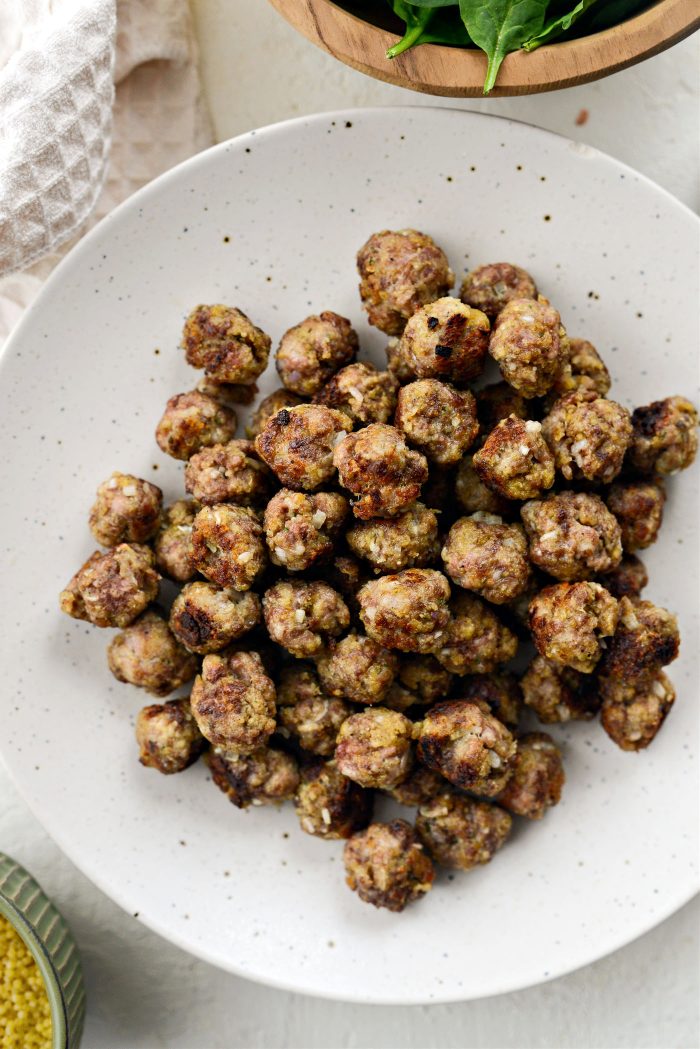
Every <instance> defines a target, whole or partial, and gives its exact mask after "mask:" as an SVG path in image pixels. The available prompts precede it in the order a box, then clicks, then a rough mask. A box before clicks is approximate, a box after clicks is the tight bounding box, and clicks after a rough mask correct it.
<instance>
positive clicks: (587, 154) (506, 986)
mask: <svg viewBox="0 0 700 1049" xmlns="http://www.w3.org/2000/svg"><path fill="white" fill-rule="evenodd" d="M397 113H400V114H407V115H415V114H416V113H421V114H422V113H426V114H430V113H439V114H440V115H441V116H442V115H444V114H454V116H450V117H449V118H448V119H455V120H456V119H462V118H463V117H464V115H465V114H468V116H469V117H470V118H474V119H478V120H485V121H486V122H489V123H492V124H493V123H494V122H498V123H501V124H503V125H504V126H505V125H511V124H515V125H519V126H521V127H525V128H527V129H528V131H529V132H534V134H535V136H544V137H545V138H551V139H552V140H555V141H556V142H557V143H558V145H559V146H565V147H567V148H569V149H571V151H572V152H574V153H578V154H579V155H581V156H582V157H584V158H586V159H595V160H598V161H603V162H604V163H606V164H609V165H611V166H612V167H614V168H615V170H616V171H618V172H619V171H623V172H625V173H629V174H631V175H633V176H634V178H635V179H637V180H638V181H640V182H642V183H644V184H645V185H647V186H648V187H650V188H651V189H652V190H653V191H655V192H656V193H658V194H660V195H661V196H662V197H663V198H664V199H665V200H666V201H667V203H668V204H669V205H670V206H672V207H675V208H680V209H681V212H682V213H683V214H684V215H685V217H686V219H690V220H692V221H693V223H694V225H695V226H696V228H698V229H700V216H698V215H697V214H696V213H695V212H694V211H693V210H692V209H691V208H690V207H688V206H687V205H686V204H684V203H683V202H682V201H680V200H678V198H677V197H675V196H674V195H673V194H672V193H670V192H669V191H668V190H667V189H665V188H664V187H663V186H660V185H659V184H658V183H657V182H655V181H654V180H653V179H651V178H649V176H647V175H645V174H644V173H643V172H640V171H637V170H636V169H635V168H633V167H631V166H630V165H628V164H626V163H625V162H624V161H620V160H617V159H616V158H615V157H613V156H611V155H610V154H609V153H606V152H604V151H603V150H600V149H598V148H597V147H595V146H589V145H588V144H586V143H581V142H577V141H576V140H575V139H571V138H570V137H569V136H567V135H562V134H559V133H558V132H555V131H550V130H549V129H546V128H541V127H539V126H538V125H536V124H531V123H529V122H528V121H524V120H514V119H512V118H511V117H505V116H500V115H496V114H491V113H484V112H475V111H473V110H470V109H466V108H462V107H457V106H439V105H430V106H423V105H416V104H414V105H397V106H369V107H362V106H356V107H350V108H345V109H338V110H328V111H322V112H316V113H311V114H306V115H302V116H298V117H293V118H291V119H288V120H282V121H275V122H274V123H272V124H266V125H262V126H260V127H258V128H253V129H251V130H250V131H245V132H243V133H241V134H239V135H236V136H234V137H232V138H229V139H226V140H224V141H222V142H219V143H216V144H215V145H213V146H210V147H208V148H207V149H205V150H202V151H200V152H199V153H196V154H194V156H192V157H188V158H187V159H185V160H183V161H181V162H180V163H179V164H176V165H175V166H174V167H172V168H169V169H168V170H167V171H165V172H163V173H162V174H161V175H159V176H157V177H156V178H155V179H152V180H151V181H150V182H148V183H147V184H146V185H145V186H142V187H141V188H140V189H138V190H137V191H136V192H135V193H133V194H132V195H131V196H129V197H127V199H126V200H124V201H122V202H121V203H120V204H118V205H117V206H116V207H115V208H114V209H113V210H112V211H110V212H109V213H108V214H107V215H106V216H105V217H104V218H102V219H101V220H100V221H99V222H97V223H96V224H95V225H94V226H93V227H92V228H91V229H90V230H89V231H88V232H87V233H86V234H85V235H84V236H83V237H81V238H80V240H78V241H77V243H76V244H74V245H73V246H72V248H71V249H70V250H69V251H68V252H67V253H66V255H65V256H64V257H63V258H62V259H61V260H60V262H59V263H58V264H57V265H56V267H55V268H54V270H53V271H52V272H51V274H50V275H49V277H48V278H47V280H46V281H45V282H44V284H43V285H42V287H41V289H40V291H39V293H38V295H37V296H36V298H35V299H34V300H33V302H32V303H31V304H30V306H29V307H28V308H27V309H26V310H25V312H24V314H23V315H22V317H21V318H20V320H19V322H18V323H17V324H16V325H15V327H14V329H13V330H12V332H11V333H10V335H9V337H8V338H7V340H6V342H5V344H4V346H3V347H2V350H1V351H0V390H1V388H2V378H3V372H4V369H5V367H6V366H7V361H8V360H9V359H10V357H11V356H12V351H13V350H14V345H15V342H17V341H21V338H22V336H23V332H24V328H25V326H26V325H27V324H28V323H30V322H31V320H32V316H33V313H34V312H36V311H37V310H38V309H40V308H41V303H42V301H43V298H44V296H45V295H47V294H48V293H49V292H50V291H52V289H53V287H54V284H55V283H59V282H60V281H61V279H62V277H63V273H64V272H65V271H67V270H70V268H71V267H72V266H74V265H76V264H79V263H80V259H81V257H82V255H83V254H84V253H86V252H89V251H90V248H91V245H92V242H93V240H95V239H97V237H98V236H101V235H102V234H104V232H105V230H106V229H108V227H109V225H110V224H111V223H112V222H114V221H119V219H120V218H121V215H122V213H123V212H129V211H130V210H132V209H134V208H135V209H138V208H139V207H140V206H141V205H142V204H143V202H144V201H147V200H148V199H149V197H150V195H151V194H156V195H157V194H158V193H159V192H160V190H161V187H163V186H165V185H167V184H168V183H169V182H171V181H177V180H178V179H179V178H180V177H181V174H182V172H183V171H185V170H192V169H194V168H196V167H198V166H199V165H200V164H207V163H209V162H210V160H211V159H212V158H213V157H214V156H215V155H216V154H217V153H221V154H225V153H226V152H228V151H229V150H230V148H231V147H232V146H233V145H238V144H242V143H244V142H247V141H249V140H250V139H254V138H255V137H256V136H257V135H260V134H262V133H282V134H284V133H286V132H287V131H288V129H290V128H294V127H295V126H296V125H301V126H308V125H309V124H315V123H324V122H330V121H332V120H336V121H343V120H347V119H352V118H353V117H354V118H355V119H356V120H360V119H362V120H367V119H368V118H369V119H372V120H374V119H376V120H380V121H381V120H385V119H386V118H387V116H388V115H392V114H393V115H395V114H397ZM8 351H10V352H8ZM0 761H1V762H2V764H3V767H4V768H5V769H6V771H7V773H8V775H9V777H10V779H11V780H12V782H13V784H14V786H15V788H16V789H17V791H18V793H19V795H20V797H21V798H22V799H23V800H24V802H25V803H26V805H27V806H28V808H29V809H30V811H31V812H32V814H33V815H34V816H35V818H36V819H37V821H38V822H39V823H40V824H41V826H42V828H43V829H44V831H45V832H46V833H47V834H48V835H49V837H50V838H51V839H52V840H53V841H54V842H55V843H56V844H57V845H58V847H59V848H60V849H61V851H62V852H63V854H64V855H65V856H66V857H67V859H68V860H69V861H70V862H71V863H72V864H73V865H74V866H75V867H76V868H77V869H78V870H79V871H80V873H81V874H82V875H83V876H84V877H86V878H87V879H88V880H89V881H90V882H91V883H92V884H93V885H94V886H95V887H96V888H97V889H99V891H100V892H101V893H103V895H105V896H106V897H107V898H108V899H110V900H112V901H113V902H114V903H115V904H117V906H119V907H120V908H121V909H122V910H123V911H124V912H125V913H126V914H128V915H132V916H133V909H132V906H131V903H130V902H129V901H128V900H127V898H126V896H125V895H124V894H122V893H121V892H120V890H119V888H118V887H117V888H115V887H113V886H112V885H110V886H109V888H107V887H106V879H103V876H102V875H101V874H100V873H99V871H93V868H92V866H91V864H90V861H89V858H88V860H85V859H83V858H82V857H81V858H78V857H77V856H76V855H74V853H73V851H72V849H71V847H70V846H67V845H66V844H65V843H64V839H63V833H62V831H61V830H60V829H58V830H57V829H56V827H55V826H54V825H53V824H52V825H51V826H49V825H48V824H47V822H45V819H44V817H43V816H42V814H41V812H40V807H39V803H38V802H37V803H36V804H35V803H34V801H33V799H32V797H31V795H30V793H29V790H30V788H29V785H28V784H27V787H26V789H25V786H24V785H23V783H22V782H20V780H19V778H18V774H16V773H15V769H14V767H13V765H12V764H11V763H10V760H9V757H8V756H7V755H6V753H5V742H4V740H3V739H2V738H0ZM698 893H700V877H698V878H694V877H693V878H687V880H684V881H683V884H682V886H681V887H679V889H678V890H677V892H676V893H675V894H674V896H673V898H672V899H671V900H670V901H669V902H667V904H666V906H665V907H662V908H660V910H658V911H656V912H655V913H654V916H653V919H652V920H651V922H648V921H646V920H644V921H641V922H637V923H636V925H634V926H633V931H631V932H630V933H629V934H627V933H626V934H625V935H623V936H622V937H620V938H619V939H617V940H615V941H614V942H613V943H612V945H610V946H609V947H607V948H606V949H605V950H604V951H603V953H599V952H598V950H597V949H592V950H591V951H588V952H585V954H584V957H583V958H577V959H576V960H575V961H574V962H573V963H572V964H570V965H563V966H561V967H560V968H558V969H557V971H555V972H552V973H551V974H550V973H548V974H547V975H546V976H539V977H537V978H536V979H534V980H526V981H522V980H517V979H515V980H512V981H510V982H508V981H505V982H504V983H503V985H502V986H499V987H498V988H497V989H496V990H493V991H491V992H489V993H488V994H482V993H479V992H476V993H470V992H469V990H468V989H463V990H460V991H456V990H455V991H449V990H447V991H440V990H439V989H438V990H436V991H435V993H434V994H433V995H432V996H429V997H428V996H425V997H418V996H413V997H411V998H410V999H406V998H405V997H400V996H392V995H390V994H377V995H368V994H366V993H362V994H359V993H358V994H353V993H352V990H351V989H348V991H347V992H345V991H344V992H343V994H342V996H339V995H338V994H337V993H334V992H329V991H325V990H324V989H322V988H314V989H312V990H310V989H309V988H308V987H305V986H303V985H300V984H299V983H295V982H294V980H292V979H289V980H287V979H282V978H277V977H274V976H270V975H269V974H267V973H263V972H260V971H258V970H256V969H255V968H249V969H243V968H241V967H240V966H239V965H236V964H234V963H232V962H230V961H226V960H225V959H222V958H221V957H218V956H216V955H215V954H214V953H213V952H210V951H209V950H208V949H207V947H206V946H205V945H200V944H197V945H193V944H192V943H190V942H187V941H186V940H185V938H184V937H183V936H181V935H180V934H179V933H178V932H177V930H173V929H170V928H166V927H164V926H163V925H162V924H161V923H160V922H159V921H158V920H152V919H150V918H147V917H146V916H145V915H144V914H143V912H142V911H141V912H140V913H139V917H138V919H137V920H138V921H139V922H142V923H143V924H144V925H145V926H146V927H147V928H149V929H150V930H151V931H152V932H154V933H156V935H158V936H161V937H162V938H163V939H165V940H167V941H168V942H170V943H172V944H174V945H175V946H176V947H178V948H179V949H180V950H183V951H184V952H185V953H187V954H189V955H192V956H194V957H197V958H199V959H200V960H202V961H205V962H207V963H208V964H210V965H213V966H214V967H216V968H218V969H221V970H223V971H226V972H230V973H232V974H233V975H235V976H238V977H241V978H243V979H248V980H253V981H255V982H256V983H260V984H263V985H265V986H268V987H273V988H275V989H277V990H282V991H286V992H291V993H294V994H301V995H305V996H307V997H312V998H321V999H324V1000H329V1001H341V1002H348V1003H354V1004H358V1005H393V1006H398V1005H402V1006H410V1005H439V1004H449V1003H457V1002H467V1001H477V1000H482V999H488V998H495V997H499V996H500V995H503V994H510V993H514V992H516V991H522V990H527V989H529V988H531V987H536V986H540V985H541V984H545V983H549V982H551V981H552V980H555V979H559V978H560V977H564V976H567V975H569V974H570V973H573V972H576V971H577V970H579V969H582V968H585V967H586V966H588V965H592V964H593V963H594V962H597V961H600V960H601V959H603V958H606V957H609V956H610V955H612V954H614V953H616V952H617V951H618V950H621V949H622V948H624V947H626V946H627V945H628V944H630V943H633V942H634V941H635V940H637V939H640V938H641V937H642V936H644V935H646V934H647V933H649V932H651V931H652V930H653V929H655V928H656V927H657V926H659V925H661V924H662V923H663V922H664V921H666V919H667V918H669V917H671V915H673V914H675V913H676V912H677V911H678V910H680V909H681V908H682V907H683V906H685V905H686V904H687V903H689V902H690V901H691V900H692V899H693V898H694V897H695V896H696V895H697V894H698ZM630 924H632V923H630Z"/></svg>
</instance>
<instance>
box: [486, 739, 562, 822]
mask: <svg viewBox="0 0 700 1049" xmlns="http://www.w3.org/2000/svg"><path fill="white" fill-rule="evenodd" d="M563 786H564V765H563V763H562V759H561V751H560V750H559V747H558V746H557V745H556V743H555V742H554V740H553V739H552V737H551V736H548V735H547V733H546V732H529V733H528V734H527V735H525V736H521V737H520V738H519V739H518V753H517V754H516V755H515V764H514V766H513V775H512V776H511V777H510V779H509V780H508V783H507V785H506V789H505V790H504V791H503V793H502V794H501V796H500V797H499V799H498V803H499V805H503V807H504V808H505V809H508V811H509V812H513V813H514V814H515V815H516V816H525V817H526V818H527V819H529V820H541V819H542V817H543V816H544V814H545V812H546V811H547V809H548V808H551V806H552V805H556V804H557V803H558V802H559V799H560V798H561V792H562V787H563Z"/></svg>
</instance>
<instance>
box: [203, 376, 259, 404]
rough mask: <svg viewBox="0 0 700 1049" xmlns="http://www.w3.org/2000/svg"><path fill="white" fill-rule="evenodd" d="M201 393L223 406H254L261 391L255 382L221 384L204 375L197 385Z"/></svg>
mask: <svg viewBox="0 0 700 1049" xmlns="http://www.w3.org/2000/svg"><path fill="white" fill-rule="evenodd" d="M197 389H198V390H199V392H200V393H206V394H208V395H209V396H210V397H213V398H214V400H216V401H221V403H222V404H228V405H231V404H243V405H248V404H252V403H253V401H254V400H255V398H256V397H257V396H258V393H259V390H258V387H257V385H256V384H255V383H254V382H251V383H240V382H219V380H218V379H214V378H212V376H211V375H203V376H202V378H201V379H200V380H199V382H198V383H197Z"/></svg>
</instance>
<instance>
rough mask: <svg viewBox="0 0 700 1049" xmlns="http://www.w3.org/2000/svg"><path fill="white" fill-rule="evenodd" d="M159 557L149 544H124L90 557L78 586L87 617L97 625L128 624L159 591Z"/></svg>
mask: <svg viewBox="0 0 700 1049" xmlns="http://www.w3.org/2000/svg"><path fill="white" fill-rule="evenodd" d="M154 562H155V557H154V555H153V551H152V550H151V549H150V548H149V547H147V546H139V545H137V544H136V543H120V544H119V546H115V547H113V548H112V549H111V550H108V551H107V553H106V554H102V556H101V557H97V558H95V557H94V555H93V557H91V558H90V560H89V561H87V562H86V563H85V564H84V565H83V567H82V568H81V570H80V572H79V573H78V576H77V580H76V586H77V589H78V592H79V594H80V599H81V601H82V607H83V608H84V609H85V617H82V616H81V617H80V618H87V619H89V620H90V622H91V623H94V625H95V626H101V627H107V626H113V627H125V626H129V624H130V623H133V621H134V620H135V619H136V618H137V616H140V615H141V613H142V612H143V611H144V609H145V608H146V607H147V606H148V605H150V603H151V601H153V600H154V598H155V597H156V595H157V593H158V580H159V578H160V577H159V575H158V573H157V572H156V571H155V570H154V568H153V565H154Z"/></svg>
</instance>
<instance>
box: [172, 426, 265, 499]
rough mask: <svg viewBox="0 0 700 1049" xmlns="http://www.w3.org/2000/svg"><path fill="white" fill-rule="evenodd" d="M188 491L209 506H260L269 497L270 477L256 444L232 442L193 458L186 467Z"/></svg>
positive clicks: (199, 453) (208, 449) (217, 445)
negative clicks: (256, 451) (223, 504)
mask: <svg viewBox="0 0 700 1049" xmlns="http://www.w3.org/2000/svg"><path fill="white" fill-rule="evenodd" d="M185 491H187V492H189V493H190V495H193V496H194V498H195V499H197V500H199V502H200V503H204V504H205V505H207V506H213V505H214V504H215V503H238V504H240V505H241V506H257V505H259V504H260V503H263V502H265V500H266V499H267V498H268V497H269V493H270V473H269V471H268V469H267V467H266V466H265V464H264V463H261V462H260V460H259V459H258V457H257V455H256V454H255V445H254V444H253V443H252V441H229V442H228V444H215V445H214V446H213V447H212V448H204V449H203V450H202V451H201V452H197V454H196V455H193V456H192V458H191V459H190V461H189V462H188V464H187V466H186V467H185Z"/></svg>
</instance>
